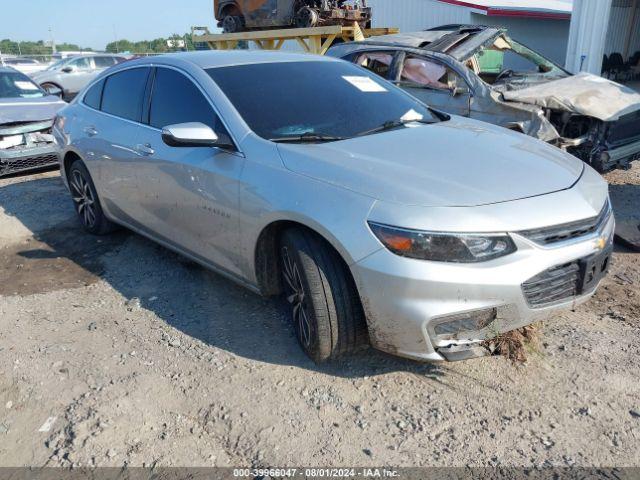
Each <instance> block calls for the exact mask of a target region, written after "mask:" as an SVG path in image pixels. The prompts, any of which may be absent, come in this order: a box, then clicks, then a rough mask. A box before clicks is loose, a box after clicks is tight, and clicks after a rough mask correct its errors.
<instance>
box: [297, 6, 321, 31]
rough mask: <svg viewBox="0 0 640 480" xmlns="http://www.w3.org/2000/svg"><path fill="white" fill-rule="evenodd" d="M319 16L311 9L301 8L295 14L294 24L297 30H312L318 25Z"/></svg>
mask: <svg viewBox="0 0 640 480" xmlns="http://www.w3.org/2000/svg"><path fill="white" fill-rule="evenodd" d="M319 21H320V15H318V12H317V10H315V9H314V8H311V7H306V6H305V7H302V8H301V9H300V10H298V11H297V12H296V16H295V22H296V27H297V28H312V27H315V26H317V25H318V22H319Z"/></svg>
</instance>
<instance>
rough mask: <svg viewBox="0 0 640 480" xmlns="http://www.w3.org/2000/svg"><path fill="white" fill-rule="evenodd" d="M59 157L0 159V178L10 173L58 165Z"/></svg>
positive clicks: (49, 155) (36, 156)
mask: <svg viewBox="0 0 640 480" xmlns="http://www.w3.org/2000/svg"><path fill="white" fill-rule="evenodd" d="M57 163H58V156H57V155H55V154H47V155H35V156H32V157H21V158H11V159H0V176H1V175H8V174H10V173H17V172H24V171H27V170H33V169H36V168H42V167H48V166H53V165H57Z"/></svg>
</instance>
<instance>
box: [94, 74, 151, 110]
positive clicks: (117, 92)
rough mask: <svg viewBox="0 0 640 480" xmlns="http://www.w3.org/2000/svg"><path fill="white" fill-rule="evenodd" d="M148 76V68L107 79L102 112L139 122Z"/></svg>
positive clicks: (114, 75)
mask: <svg viewBox="0 0 640 480" xmlns="http://www.w3.org/2000/svg"><path fill="white" fill-rule="evenodd" d="M148 76H149V69H148V68H133V69H131V70H125V71H123V72H118V73H115V74H113V75H111V76H110V77H107V79H106V81H105V85H104V92H103V94H102V111H103V112H106V113H110V114H111V115H115V116H117V117H122V118H126V119H127V120H133V121H135V122H139V121H140V120H141V118H142V103H143V99H144V94H145V90H146V86H147V77H148Z"/></svg>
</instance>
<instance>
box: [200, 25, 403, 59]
mask: <svg viewBox="0 0 640 480" xmlns="http://www.w3.org/2000/svg"><path fill="white" fill-rule="evenodd" d="M398 31H399V30H398V29H397V28H369V29H364V30H363V29H362V28H360V26H359V25H358V23H357V22H354V24H353V26H348V27H347V26H341V25H330V26H327V27H312V28H287V29H278V30H258V31H248V32H238V33H221V34H211V33H206V34H203V35H193V36H192V38H193V41H194V42H203V43H207V44H208V45H209V46H215V47H216V48H217V49H221V50H229V49H234V48H236V47H237V46H238V43H239V42H240V41H252V42H254V43H255V44H256V45H257V46H258V48H260V49H263V50H279V49H280V48H282V45H283V44H284V42H285V41H286V40H295V41H296V42H297V43H298V44H299V45H300V46H301V47H302V49H303V50H304V51H305V52H308V53H317V54H321V55H324V54H325V53H327V50H328V49H329V47H331V45H332V44H333V42H334V41H335V39H336V38H342V39H343V40H344V41H351V40H354V41H362V40H364V39H365V38H367V37H371V36H380V35H388V34H392V33H398Z"/></svg>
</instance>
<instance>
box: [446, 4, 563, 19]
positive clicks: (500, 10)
mask: <svg viewBox="0 0 640 480" xmlns="http://www.w3.org/2000/svg"><path fill="white" fill-rule="evenodd" d="M436 1H438V2H440V3H447V4H450V5H457V6H460V7H466V8H471V9H472V10H473V11H474V12H475V13H480V14H482V15H489V16H496V17H526V18H549V19H558V20H568V19H570V18H571V11H572V10H573V0H436Z"/></svg>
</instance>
